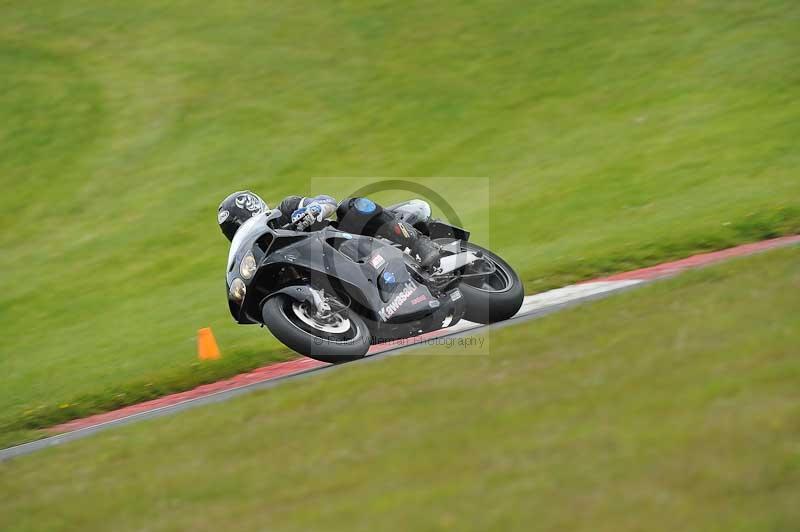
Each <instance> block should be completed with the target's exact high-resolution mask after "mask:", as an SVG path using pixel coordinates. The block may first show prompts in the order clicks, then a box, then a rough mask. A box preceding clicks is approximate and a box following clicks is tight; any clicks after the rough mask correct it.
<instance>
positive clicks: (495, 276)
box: [458, 240, 525, 323]
mask: <svg viewBox="0 0 800 532" xmlns="http://www.w3.org/2000/svg"><path fill="white" fill-rule="evenodd" d="M461 251H472V252H473V253H478V254H481V255H482V258H481V260H478V261H477V262H474V263H472V264H469V265H467V266H466V267H465V268H464V271H463V273H462V275H463V277H462V279H461V282H460V283H459V284H458V289H459V290H460V291H461V294H462V296H463V297H464V303H465V304H466V311H465V313H464V319H465V320H469V321H473V322H475V323H495V322H498V321H503V320H507V319H509V318H511V317H513V316H514V315H515V314H516V313H517V312H519V309H520V307H522V303H523V301H524V299H525V288H524V287H523V286H522V281H521V280H520V278H519V275H517V272H515V271H514V269H513V268H512V267H511V266H510V265H509V264H508V263H507V262H506V261H504V260H503V259H502V258H501V257H499V256H498V255H495V254H494V253H492V252H491V251H489V250H488V249H484V248H482V247H480V246H478V245H476V244H473V243H471V242H466V241H463V240H462V241H461Z"/></svg>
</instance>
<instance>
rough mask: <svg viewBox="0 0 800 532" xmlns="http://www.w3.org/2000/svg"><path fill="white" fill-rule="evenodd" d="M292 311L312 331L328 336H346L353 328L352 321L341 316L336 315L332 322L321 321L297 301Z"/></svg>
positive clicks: (293, 304) (332, 317)
mask: <svg viewBox="0 0 800 532" xmlns="http://www.w3.org/2000/svg"><path fill="white" fill-rule="evenodd" d="M292 311H293V312H294V315H295V316H296V317H297V319H299V320H300V321H302V322H303V323H305V324H306V325H308V326H309V327H311V328H312V329H315V330H317V331H320V332H324V333H328V334H345V333H346V332H347V331H349V330H350V327H351V325H350V320H349V319H347V318H343V317H342V316H341V315H340V314H334V315H333V316H331V319H330V321H321V320H320V319H318V318H317V316H316V315H313V314H311V313H309V312H308V307H307V306H306V305H303V304H302V303H299V302H297V301H295V302H294V303H292Z"/></svg>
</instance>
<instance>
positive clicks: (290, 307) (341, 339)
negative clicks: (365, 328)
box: [279, 301, 360, 344]
mask: <svg viewBox="0 0 800 532" xmlns="http://www.w3.org/2000/svg"><path fill="white" fill-rule="evenodd" d="M295 306H298V307H300V308H301V309H302V304H300V303H297V302H295V301H292V302H289V301H287V302H285V303H284V304H282V305H280V307H279V308H280V312H281V314H283V317H284V318H285V319H286V321H288V322H289V323H291V324H292V325H293V326H294V327H295V328H296V329H298V330H300V331H303V332H305V333H307V334H311V335H313V336H316V337H318V338H321V339H323V340H325V341H326V342H331V343H342V344H346V343H350V342H352V341H353V340H355V339H356V338H358V337H359V335H360V332H359V328H358V327H357V326H356V324H355V322H353V321H352V320H350V319H348V318H343V317H341V316H339V318H340V319H341V322H340V323H337V325H336V326H335V328H336V330H341V332H329V331H326V330H325V328H324V327H320V325H321V324H322V323H321V322H320V321H319V320H315V319H311V318H312V314H310V313H309V312H307V311H305V310H302V311H301V312H299V313H298V312H297V311H296V310H295ZM302 315H305V316H306V317H308V318H309V321H310V323H309V322H308V321H306V320H304V319H303V318H302V317H301V316H302ZM345 324H346V326H345Z"/></svg>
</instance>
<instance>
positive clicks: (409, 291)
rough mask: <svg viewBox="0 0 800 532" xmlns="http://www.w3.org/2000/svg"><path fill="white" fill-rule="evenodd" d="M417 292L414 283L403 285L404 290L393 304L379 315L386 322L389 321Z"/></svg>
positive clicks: (379, 312)
mask: <svg viewBox="0 0 800 532" xmlns="http://www.w3.org/2000/svg"><path fill="white" fill-rule="evenodd" d="M416 290H417V283H415V282H414V281H408V282H407V283H406V284H405V285H403V290H402V291H401V292H400V293H399V294H397V295H396V296H395V298H394V299H393V300H392V301H391V303H389V304H388V305H386V306H385V307H383V308H382V309H381V310H379V311H378V315H379V316H380V317H381V318H382V319H383V320H384V321H387V320H388V319H389V318H391V317H392V316H394V313H395V312H397V310H398V309H399V308H400V307H402V306H403V303H405V302H406V301H408V298H410V297H411V296H412V295H413V294H414V292H415V291H416Z"/></svg>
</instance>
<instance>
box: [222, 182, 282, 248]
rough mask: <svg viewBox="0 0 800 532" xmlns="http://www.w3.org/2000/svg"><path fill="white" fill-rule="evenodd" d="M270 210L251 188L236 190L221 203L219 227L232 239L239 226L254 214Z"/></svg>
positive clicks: (226, 236)
mask: <svg viewBox="0 0 800 532" xmlns="http://www.w3.org/2000/svg"><path fill="white" fill-rule="evenodd" d="M268 210H269V207H268V206H267V204H266V203H264V200H262V199H261V198H259V197H258V195H257V194H254V193H252V192H250V191H249V190H240V191H239V192H234V193H233V194H231V195H230V196H228V197H227V198H225V199H224V200H223V201H222V203H220V204H219V209H217V223H218V224H219V228H220V229H222V234H224V235H225V238H227V239H228V240H229V241H230V240H233V235H235V234H236V230H237V229H239V226H241V225H242V224H243V223H245V222H246V221H247V220H249V219H250V218H252V217H253V216H257V215H259V214H261V213H263V212H266V211H268Z"/></svg>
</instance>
